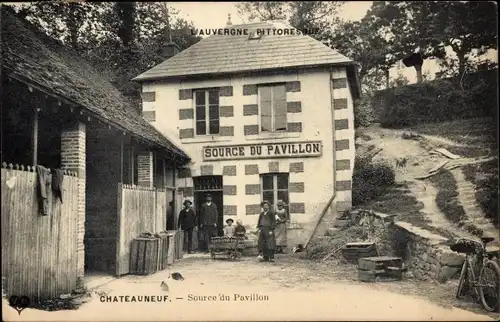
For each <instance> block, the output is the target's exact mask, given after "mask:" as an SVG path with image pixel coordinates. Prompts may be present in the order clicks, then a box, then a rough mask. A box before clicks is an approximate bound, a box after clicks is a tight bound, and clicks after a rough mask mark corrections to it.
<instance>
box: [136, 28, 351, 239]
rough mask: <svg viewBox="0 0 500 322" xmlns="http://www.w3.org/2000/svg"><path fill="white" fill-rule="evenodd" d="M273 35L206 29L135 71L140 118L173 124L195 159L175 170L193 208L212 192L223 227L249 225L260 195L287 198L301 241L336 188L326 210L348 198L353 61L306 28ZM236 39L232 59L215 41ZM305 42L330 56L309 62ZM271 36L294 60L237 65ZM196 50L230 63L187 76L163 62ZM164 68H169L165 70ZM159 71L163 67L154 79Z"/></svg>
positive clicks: (167, 128)
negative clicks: (271, 65) (272, 65)
mask: <svg viewBox="0 0 500 322" xmlns="http://www.w3.org/2000/svg"><path fill="white" fill-rule="evenodd" d="M268 24H269V26H271V27H274V28H279V25H278V26H276V25H275V24H273V23H268ZM246 26H248V25H246ZM246 26H245V27H246ZM231 27H232V28H238V27H239V28H242V27H241V26H231ZM254 27H257V26H254ZM264 37H266V36H264ZM299 37H300V38H299ZM210 38H212V40H211V39H210ZM213 38H216V39H213ZM269 38H273V37H271V36H270V37H269ZM269 38H263V39H261V40H262V42H261V43H257V42H253V41H252V40H251V39H248V38H247V37H245V36H242V37H238V38H237V39H236V40H235V39H234V36H212V37H208V38H206V39H204V40H202V41H200V43H198V44H196V45H194V46H192V47H190V48H188V49H187V50H186V51H184V52H181V53H179V54H178V55H176V56H174V57H172V58H170V59H169V60H167V61H166V62H165V63H163V64H160V65H159V66H157V67H155V68H153V69H152V70H150V71H148V72H146V73H144V74H142V75H140V76H138V77H137V78H136V79H137V80H139V81H141V82H142V84H143V115H144V116H145V118H147V119H148V120H149V121H150V122H151V124H152V125H153V126H154V127H156V128H157V129H158V130H159V131H160V132H162V133H174V132H175V133H177V136H178V141H179V142H180V144H181V146H182V149H183V150H185V151H186V153H187V154H188V155H189V156H190V157H191V159H192V162H191V164H190V165H189V167H187V168H185V169H183V170H181V171H179V174H178V180H177V185H178V186H179V187H180V189H182V190H183V192H184V196H185V197H192V198H194V205H195V207H197V206H198V207H199V205H201V203H202V202H203V199H204V194H205V193H207V192H209V193H211V194H212V196H213V199H214V201H215V203H216V204H217V205H218V206H219V208H220V213H222V214H223V216H220V218H219V222H220V225H219V226H220V227H222V225H223V223H224V221H225V220H226V219H227V218H232V219H234V220H236V219H241V220H242V221H243V223H244V224H245V225H246V226H249V227H250V228H251V229H252V228H255V225H256V224H257V218H258V214H259V213H260V211H261V208H260V202H261V201H262V200H264V199H265V200H268V201H270V202H271V204H273V205H275V204H276V202H277V201H278V200H283V201H284V202H285V204H286V205H287V207H288V210H289V213H290V221H291V222H290V224H289V229H290V230H289V231H290V235H289V239H291V241H290V243H294V244H295V243H303V242H304V241H305V240H306V239H307V237H308V232H309V231H310V230H311V229H313V226H314V224H315V223H316V221H317V219H318V216H319V215H320V214H321V212H322V211H323V209H324V208H325V206H326V205H327V204H328V201H329V200H330V199H331V197H332V196H333V195H334V193H336V198H335V200H334V201H335V202H334V203H333V204H334V207H331V211H330V213H331V215H334V213H335V212H336V211H342V210H344V209H346V208H349V207H350V206H351V199H352V198H351V179H352V168H353V165H354V155H355V152H354V113H353V96H354V97H355V96H356V95H357V89H358V87H357V83H356V77H355V74H354V73H353V67H354V66H353V65H352V64H351V63H352V62H351V61H350V60H348V59H347V58H345V57H343V56H341V55H339V54H338V53H336V52H334V51H333V50H331V49H330V48H328V47H326V46H324V45H323V44H321V43H320V42H317V41H316V40H314V39H312V38H310V37H307V36H293V37H281V38H280V37H278V36H277V37H274V39H269ZM234 41H238V42H241V46H240V47H239V50H236V51H235V52H234V53H229V54H228V53H227V52H226V55H225V57H227V55H231V56H232V57H233V59H234V62H237V63H236V64H235V63H233V64H232V65H227V64H224V61H222V60H224V58H223V57H218V56H219V55H220V54H217V53H215V54H214V53H213V48H214V47H213V46H212V45H213V43H214V42H217V43H218V47H219V48H221V49H224V48H225V47H226V46H227V48H235V47H232V45H231V43H233V42H234ZM264 42H266V43H264ZM303 43H306V44H312V45H313V46H315V47H313V49H316V48H318V47H317V46H319V48H318V49H316V50H318V51H320V52H319V54H324V56H325V58H323V60H324V61H326V62H324V63H323V64H322V63H316V64H306V63H305V62H307V59H308V57H307V55H308V54H305V55H304V53H303V52H301V51H297V50H296V47H297V46H300V45H301V44H303ZM227 44H229V45H227ZM273 44H277V45H280V46H281V47H283V46H284V45H285V46H288V48H289V50H290V51H292V52H293V53H295V55H302V56H299V59H298V63H297V62H295V61H290V64H291V65H292V66H290V68H287V69H280V70H275V69H274V70H273V69H268V68H263V66H262V65H263V63H262V61H261V62H260V63H259V60H261V59H262V60H264V59H268V60H269V59H271V60H273V59H279V57H274V58H273V57H272V53H270V55H266V56H262V58H260V57H257V59H256V60H255V59H254V62H253V63H251V64H250V63H249V64H248V65H246V66H247V67H246V70H245V68H242V67H239V66H237V65H238V64H243V63H245V62H246V61H248V62H250V61H252V58H251V53H252V52H253V51H252V49H254V50H255V49H256V48H259V47H260V50H262V51H264V52H266V51H267V52H269V51H272V48H273ZM230 46H231V47H230ZM245 47H246V48H245ZM233 50H234V49H233ZM285 50H286V49H285ZM219 52H222V54H223V55H224V51H223V50H222V51H219ZM194 54H196V57H200V58H199V59H201V60H203V58H201V57H205V59H208V58H211V56H213V59H214V65H221V66H227V67H226V68H227V72H222V73H221V72H220V70H221V68H217V66H215V68H216V69H217V70H218V72H217V73H212V75H210V73H207V72H209V71H210V69H211V68H212V69H214V67H213V66H214V65H212V66H201V67H199V69H200V71H199V72H197V73H196V74H192V75H189V76H187V77H186V75H181V74H182V73H183V71H175V70H172V69H169V68H168V66H166V65H165V64H171V65H172V66H174V65H175V66H177V67H178V68H179V65H182V62H183V60H185V59H187V57H189V58H190V59H191V61H192V62H193V60H192V59H193V57H194ZM315 54H316V55H317V54H318V52H316V53H314V50H312V53H311V55H315ZM281 55H283V53H280V56H281ZM285 55H286V53H285ZM266 57H267V58H266ZM332 57H333V58H334V59H333V60H334V61H332ZM195 59H196V58H195ZM176 62H177V63H176ZM203 63H204V62H203V61H202V62H201V64H203ZM194 64H195V65H196V63H194ZM198 64H200V63H198ZM235 65H236V66H235ZM259 65H260V67H259ZM191 67H192V66H191ZM164 68H165V69H169V73H172V74H174V75H170V76H167V77H165V73H164V72H161V70H163V69H164ZM195 68H196V66H195ZM184 72H185V71H184ZM158 73H161V74H162V75H163V76H162V77H161V78H157V77H156V75H158ZM201 74H203V75H201ZM180 76H182V77H180ZM353 92H354V93H353Z"/></svg>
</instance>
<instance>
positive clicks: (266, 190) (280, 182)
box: [261, 173, 289, 206]
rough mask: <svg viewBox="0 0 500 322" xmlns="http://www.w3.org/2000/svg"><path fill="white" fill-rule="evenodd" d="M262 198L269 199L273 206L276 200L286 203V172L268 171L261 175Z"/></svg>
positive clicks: (287, 201)
mask: <svg viewBox="0 0 500 322" xmlns="http://www.w3.org/2000/svg"><path fill="white" fill-rule="evenodd" d="M261 185H262V189H261V191H262V200H267V201H269V202H270V203H271V204H272V205H273V206H275V205H276V203H277V202H278V200H283V202H284V203H285V204H286V205H288V203H289V198H288V173H269V174H263V175H261Z"/></svg>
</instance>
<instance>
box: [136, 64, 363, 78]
mask: <svg viewBox="0 0 500 322" xmlns="http://www.w3.org/2000/svg"><path fill="white" fill-rule="evenodd" d="M351 65H353V66H356V63H355V62H354V61H345V62H338V63H325V64H311V65H297V66H283V67H272V68H264V69H245V70H236V71H229V72H211V73H199V74H178V75H167V76H149V77H148V76H144V77H141V75H139V76H137V77H135V78H133V79H132V81H136V82H138V83H145V82H153V81H160V80H176V79H187V78H200V77H213V76H224V75H238V74H246V73H252V74H253V73H255V72H259V71H262V72H271V71H279V70H283V69H285V68H286V69H293V70H297V69H306V68H316V67H333V66H337V67H339V66H351Z"/></svg>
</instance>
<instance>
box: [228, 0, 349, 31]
mask: <svg viewBox="0 0 500 322" xmlns="http://www.w3.org/2000/svg"><path fill="white" fill-rule="evenodd" d="M343 3H344V1H291V2H281V1H250V2H240V3H238V4H237V5H236V6H237V8H238V14H239V15H240V16H241V17H243V18H246V19H248V20H249V21H250V22H252V21H256V20H257V21H266V20H283V21H288V22H289V23H290V25H292V26H294V27H295V28H297V29H298V30H306V31H307V30H309V31H311V30H315V31H317V33H313V34H310V36H311V37H313V38H315V39H318V40H323V39H326V37H327V35H328V32H329V30H330V29H331V28H332V27H333V26H334V25H335V24H336V23H338V22H339V19H338V17H337V13H338V11H339V9H340V7H341V5H342V4H343Z"/></svg>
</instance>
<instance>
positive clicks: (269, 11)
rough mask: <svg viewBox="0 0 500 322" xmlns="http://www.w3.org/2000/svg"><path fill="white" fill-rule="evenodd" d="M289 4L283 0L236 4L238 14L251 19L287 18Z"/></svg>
mask: <svg viewBox="0 0 500 322" xmlns="http://www.w3.org/2000/svg"><path fill="white" fill-rule="evenodd" d="M288 6H289V5H288V4H287V3H286V2H282V1H247V2H241V3H238V4H237V5H236V7H237V8H238V14H239V15H240V16H241V17H247V18H248V20H249V21H255V20H257V21H266V20H287V19H288V17H287V13H286V11H287V8H288Z"/></svg>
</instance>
